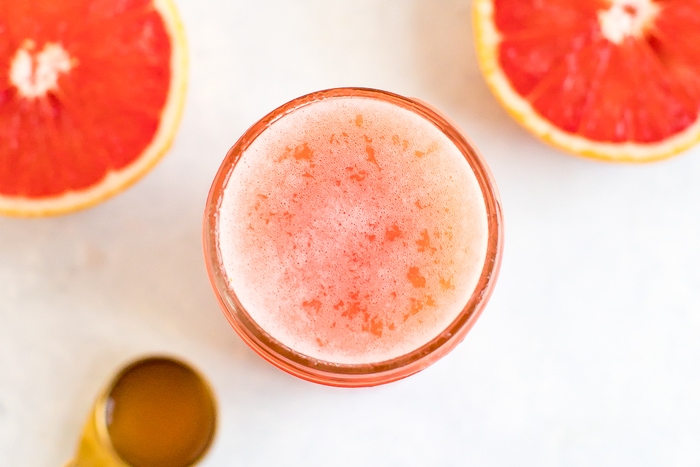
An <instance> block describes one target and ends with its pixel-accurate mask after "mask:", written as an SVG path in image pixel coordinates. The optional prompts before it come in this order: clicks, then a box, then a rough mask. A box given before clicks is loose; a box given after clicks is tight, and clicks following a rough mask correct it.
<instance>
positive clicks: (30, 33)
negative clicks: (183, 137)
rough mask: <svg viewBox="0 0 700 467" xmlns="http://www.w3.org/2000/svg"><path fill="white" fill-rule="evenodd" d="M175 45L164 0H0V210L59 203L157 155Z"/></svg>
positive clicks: (177, 71)
mask: <svg viewBox="0 0 700 467" xmlns="http://www.w3.org/2000/svg"><path fill="white" fill-rule="evenodd" d="M186 71H187V54H186V47H185V41H184V34H183V30H182V25H181V23H180V20H179V18H178V15H177V13H176V10H175V8H174V5H173V4H172V2H171V0H120V1H113V0H22V1H10V2H2V3H0V213H3V214H9V215H19V216H39V215H51V214H60V213H64V212H69V211H74V210H77V209H80V208H84V207H87V206H90V205H93V204H95V203H97V202H99V201H101V200H103V199H105V198H107V197H109V196H111V195H113V194H116V193H118V192H120V191H121V190H123V189H124V188H126V187H127V186H129V185H131V184H132V183H133V182H135V181H136V180H137V179H139V178H140V177H141V176H142V175H144V174H145V173H146V172H147V171H148V170H149V169H150V168H151V167H153V166H154V165H155V164H156V162H157V161H158V160H159V159H160V158H161V157H162V156H163V155H164V153H165V152H166V151H167V149H168V148H169V147H170V144H171V142H172V140H173V137H174V134H175V131H176V128H177V125H178V123H179V120H180V116H181V114H182V108H183V104H184V96H185V86H186Z"/></svg>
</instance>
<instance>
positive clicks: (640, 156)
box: [472, 0, 700, 162]
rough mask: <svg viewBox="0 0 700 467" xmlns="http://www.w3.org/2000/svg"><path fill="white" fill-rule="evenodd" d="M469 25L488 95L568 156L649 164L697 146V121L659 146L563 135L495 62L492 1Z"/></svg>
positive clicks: (480, 0) (477, 4)
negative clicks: (491, 94)
mask: <svg viewBox="0 0 700 467" xmlns="http://www.w3.org/2000/svg"><path fill="white" fill-rule="evenodd" d="M472 18H473V25H474V36H475V39H476V52H477V59H478V62H479V67H480V68H481V72H482V74H483V76H484V78H485V80H486V83H487V84H488V86H489V88H490V89H491V92H492V93H493V94H494V95H495V96H496V98H497V99H498V100H499V102H500V103H501V105H502V106H503V107H504V108H505V109H506V110H507V111H508V113H509V114H510V115H511V116H512V117H513V118H514V119H515V120H516V121H517V122H518V123H520V125H522V126H523V127H525V128H526V129H527V130H529V131H530V132H532V133H533V134H535V135H536V136H537V137H538V138H540V139H541V140H542V141H544V142H546V143H549V144H550V145H552V146H554V147H556V148H558V149H562V150H564V151H566V152H569V153H571V154H575V155H578V156H584V157H589V158H593V159H598V160H604V161H610V162H653V161H657V160H661V159H666V158H668V157H671V156H674V155H676V154H678V153H680V152H682V151H684V150H686V149H688V148H689V147H691V146H693V145H694V144H696V143H698V142H700V119H699V120H697V121H696V122H695V123H693V124H692V125H690V126H689V127H688V128H686V129H685V130H683V131H681V132H680V133H677V134H675V135H673V136H671V137H669V138H667V139H665V140H664V141H662V142H659V143H646V144H639V143H601V142H596V141H592V140H590V139H588V138H584V137H581V136H578V135H575V134H573V133H569V132H565V131H562V130H561V129H559V128H558V127H556V126H555V125H553V124H552V123H550V122H549V121H548V120H546V119H545V118H543V117H542V116H541V115H540V114H539V113H538V112H537V111H536V110H535V109H534V108H533V106H532V105H531V104H530V103H529V102H528V101H527V100H526V99H525V98H523V97H522V96H521V95H520V94H518V93H517V92H516V91H515V89H514V88H513V86H512V85H511V84H510V81H509V80H508V78H507V76H506V75H505V73H503V70H502V68H501V66H500V64H499V61H498V47H499V45H500V43H501V35H500V34H499V32H498V30H497V29H496V26H495V21H494V6H493V0H474V4H473V12H472Z"/></svg>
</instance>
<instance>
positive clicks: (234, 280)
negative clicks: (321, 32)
mask: <svg viewBox="0 0 700 467" xmlns="http://www.w3.org/2000/svg"><path fill="white" fill-rule="evenodd" d="M281 109H282V110H280V109H278V110H277V111H275V112H273V113H272V114H270V115H269V116H268V117H266V119H263V120H262V121H261V123H259V124H258V125H257V127H256V126H254V127H253V128H251V130H249V132H248V133H247V134H246V135H244V137H243V138H242V139H241V141H239V143H237V145H236V146H234V148H233V149H232V150H231V151H230V152H229V155H228V156H227V159H226V160H225V161H224V164H223V165H222V168H221V169H220V172H219V175H218V176H217V180H218V182H217V181H215V184H214V187H213V188H212V193H211V194H210V200H209V202H208V214H207V216H205V252H206V251H211V252H212V253H213V254H211V255H209V257H208V265H209V272H210V275H211V276H212V281H213V283H214V285H215V289H216V290H217V294H218V296H219V299H220V301H221V303H222V306H223V308H224V311H225V312H226V314H227V316H228V317H229V320H230V321H231V323H232V324H233V326H234V329H236V330H237V331H238V333H239V334H241V335H242V337H243V338H244V340H246V342H248V344H249V345H251V347H253V348H254V349H255V350H256V351H258V353H260V354H261V355H262V356H263V357H265V358H267V359H268V360H269V361H271V362H272V363H274V364H276V365H277V366H279V367H281V368H283V369H285V370H287V371H289V372H291V373H293V374H296V375H297V376H301V377H303V378H306V379H310V380H313V381H317V382H321V383H327V384H337V385H369V384H379V383H382V382H387V381H390V380H394V379H398V378H400V377H403V376H407V375H408V374H410V373H413V372H415V371H418V370H419V369H421V368H422V367H424V366H427V364H429V363H431V362H432V361H434V359H436V358H439V356H441V355H442V354H443V353H445V352H446V351H447V350H449V348H451V347H452V346H454V345H455V344H456V343H457V342H458V341H459V340H461V339H462V338H463V337H464V334H465V333H466V330H467V329H468V327H469V326H470V325H471V323H472V322H473V320H474V319H475V318H476V315H478V312H479V311H480V307H481V306H483V303H484V302H485V300H484V299H483V295H484V292H485V291H486V292H490V287H491V286H492V283H493V280H494V279H495V273H496V272H497V268H498V260H499V259H500V246H501V237H502V235H500V229H501V227H500V209H499V208H498V201H497V197H496V195H495V188H494V187H493V185H492V183H491V184H488V183H487V184H485V183H484V177H483V176H484V175H485V176H486V178H487V179H488V177H489V175H488V172H487V171H486V170H485V167H483V166H481V165H479V166H478V167H477V169H478V170H475V166H474V162H473V161H471V160H470V157H467V156H474V157H476V158H477V162H479V163H480V162H481V161H480V159H478V155H477V154H476V153H475V152H474V151H473V150H471V149H472V148H471V146H470V145H469V146H465V145H468V143H466V141H463V140H461V139H458V141H457V144H456V143H455V141H454V139H455V138H458V137H459V134H458V133H454V134H453V133H451V132H450V131H445V129H444V128H443V127H441V126H440V125H438V124H437V123H440V124H445V125H449V124H448V123H447V122H445V121H444V120H442V118H441V117H439V115H437V114H436V113H434V112H433V111H432V110H430V109H428V108H426V107H424V106H422V105H421V104H419V103H416V102H414V101H411V100H408V99H405V98H401V97H400V96H396V95H393V94H389V93H383V92H380V91H372V90H361V89H337V90H330V91H324V92H321V93H316V94H315V95H311V96H305V97H303V98H299V99H297V100H296V101H292V102H291V103H289V104H287V105H286V106H283V108H281ZM276 112H277V113H276ZM431 118H437V119H438V120H439V121H438V122H435V121H433V120H431ZM450 128H452V127H451V126H450ZM460 143H463V144H460ZM465 147H466V148H467V149H469V150H471V152H469V154H467V155H465ZM479 171H481V172H483V173H480V172H479ZM480 176H481V178H480ZM486 181H487V182H490V179H488V180H486ZM485 190H486V191H488V193H486V194H485ZM494 206H495V208H496V211H497V212H496V213H495V215H494V212H493V211H494ZM494 232H495V233H496V236H497V237H498V238H496V239H495V240H494ZM207 238H209V240H210V241H209V244H207ZM485 272H486V277H485ZM475 294H476V295H477V299H478V300H477V301H476V302H475V300H474V297H475ZM478 295H481V298H480V297H478ZM486 295H488V293H487V294H486ZM470 302H474V304H473V305H474V306H472V307H471V308H470V307H469V304H470ZM467 309H469V316H467V317H466V318H465V317H464V316H463V315H464V313H465V310H467ZM462 330H463V331H462ZM455 340H456V342H455ZM432 354H435V355H432ZM431 355H432V356H431ZM404 360H405V361H404ZM404 373H406V374H404ZM329 374H330V376H329ZM319 375H320V376H319Z"/></svg>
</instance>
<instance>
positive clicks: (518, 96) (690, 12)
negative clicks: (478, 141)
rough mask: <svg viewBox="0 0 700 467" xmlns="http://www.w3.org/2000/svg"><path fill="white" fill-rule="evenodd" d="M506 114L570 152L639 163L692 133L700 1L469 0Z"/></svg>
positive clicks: (698, 110) (699, 124)
mask: <svg viewBox="0 0 700 467" xmlns="http://www.w3.org/2000/svg"><path fill="white" fill-rule="evenodd" d="M473 12H474V30H475V37H476V47H477V52H478V54H477V55H478V59H479V64H480V66H481V69H482V72H483V74H484V76H485V78H486V81H487V82H488V84H489V86H490V88H491V90H492V91H493V92H494V94H495V95H496V97H497V98H498V99H499V100H500V101H501V103H502V104H503V105H504V106H505V107H506V109H507V110H508V111H509V113H510V114H511V115H512V116H513V117H514V118H515V119H516V120H518V121H519V122H520V123H521V124H522V125H523V126H525V127H526V128H527V129H528V130H530V131H531V132H532V133H534V134H535V135H537V136H538V137H540V138H541V139H543V140H545V141H547V142H549V143H551V144H553V145H555V146H557V147H560V148H562V149H565V150H567V151H569V152H573V153H576V154H579V155H584V156H590V157H595V158H600V159H604V160H611V161H633V162H645V161H652V160H656V159H661V158H665V157H668V156H671V155H674V154H677V153H679V152H681V151H683V150H684V149H687V148H688V147H690V146H691V145H693V144H695V143H696V142H698V141H699V140H700V47H698V44H700V0H474V11H473Z"/></svg>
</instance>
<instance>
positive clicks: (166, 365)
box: [65, 356, 216, 467]
mask: <svg viewBox="0 0 700 467" xmlns="http://www.w3.org/2000/svg"><path fill="white" fill-rule="evenodd" d="M215 431H216V401H215V399H214V394H213V392H212V390H211V388H210V386H209V384H208V383H207V382H206V381H205V380H204V378H203V377H202V376H201V375H200V374H199V373H197V372H196V371H195V370H194V369H193V368H192V367H191V366H189V365H187V364H186V363H184V362H182V361H179V360H176V359H174V358H171V357H165V356H149V357H146V358H142V359H139V360H136V361H134V362H132V363H130V364H128V365H127V366H126V367H124V368H123V369H122V370H121V371H119V373H118V374H117V375H116V376H115V377H114V379H113V380H112V381H111V382H110V383H109V384H108V385H107V387H106V389H105V390H104V391H103V392H102V393H101V394H100V396H99V397H98V398H97V400H96V402H95V405H94V406H93V409H92V412H91V414H90V416H89V417H88V420H87V422H86V423H85V427H84V429H83V435H82V439H81V440H80V443H79V446H78V452H77V454H76V456H75V458H74V459H73V460H71V461H70V462H68V464H66V466H65V467H189V466H192V465H194V464H196V463H197V462H198V461H199V460H201V458H202V457H203V456H204V454H205V453H206V451H207V450H208V448H209V446H210V445H211V442H212V440H213V438H214V432H215Z"/></svg>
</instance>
